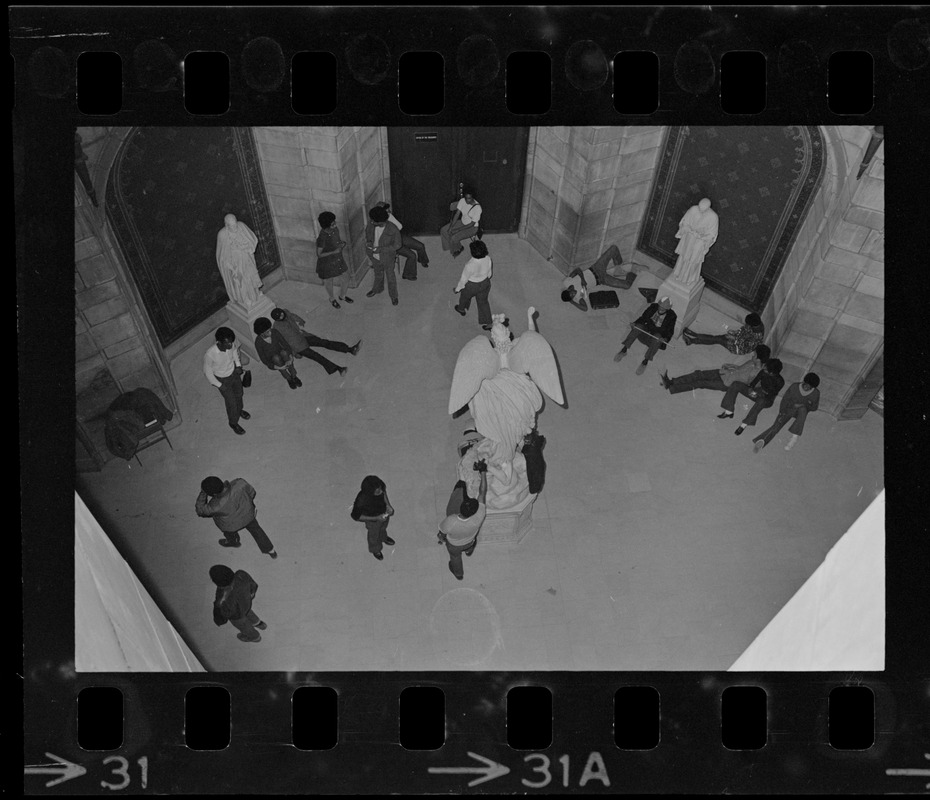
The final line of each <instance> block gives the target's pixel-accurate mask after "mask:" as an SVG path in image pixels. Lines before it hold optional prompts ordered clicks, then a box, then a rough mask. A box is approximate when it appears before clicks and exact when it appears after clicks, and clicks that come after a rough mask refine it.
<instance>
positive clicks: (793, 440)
mask: <svg viewBox="0 0 930 800" xmlns="http://www.w3.org/2000/svg"><path fill="white" fill-rule="evenodd" d="M797 443H798V437H797V436H792V437H791V438H790V439H789V440H788V444H786V445H785V450H790V449H791V448H792V447H794V446H795V445H796V444H797Z"/></svg>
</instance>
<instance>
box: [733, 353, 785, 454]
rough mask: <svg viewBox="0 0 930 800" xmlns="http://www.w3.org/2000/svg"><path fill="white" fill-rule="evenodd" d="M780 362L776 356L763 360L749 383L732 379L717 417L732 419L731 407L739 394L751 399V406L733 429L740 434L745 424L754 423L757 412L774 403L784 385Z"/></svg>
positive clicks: (744, 428)
mask: <svg viewBox="0 0 930 800" xmlns="http://www.w3.org/2000/svg"><path fill="white" fill-rule="evenodd" d="M781 371H782V363H781V361H780V360H779V359H777V358H770V359H769V360H768V361H766V362H765V364H764V365H763V367H762V369H761V371H760V372H759V374H758V375H756V377H755V378H753V379H752V380H751V381H750V382H749V383H743V382H742V381H734V382H733V383H731V384H730V385H729V386H728V387H727V392H726V394H725V395H724V396H723V400H721V401H720V407H721V408H722V409H723V413H721V414H718V415H717V418H718V419H733V409H734V408H735V407H736V396H737V395H739V394H741V395H743V396H744V397H748V398H749V399H750V400H752V401H753V404H752V408H750V409H749V413H748V414H747V415H746V417H745V418H744V419H743V421H742V422H741V423H740V425H739V427H738V428H737V429H736V430H735V431H733V433H735V434H736V435H737V436H740V435H741V434H742V433H743V431H744V430H746V426H747V425H755V424H756V420H757V419H758V418H759V412H760V411H762V410H763V409H766V408H769V407H771V406H773V405H775V398H776V397H778V393H779V392H780V391H781V390H782V388H783V387H784V385H785V379H784V378H783V377H782V376H781Z"/></svg>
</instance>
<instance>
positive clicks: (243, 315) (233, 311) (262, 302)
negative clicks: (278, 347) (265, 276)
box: [226, 292, 275, 358]
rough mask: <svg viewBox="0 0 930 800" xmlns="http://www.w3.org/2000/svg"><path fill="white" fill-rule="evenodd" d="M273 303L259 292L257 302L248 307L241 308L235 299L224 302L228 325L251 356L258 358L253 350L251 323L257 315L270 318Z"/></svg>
mask: <svg viewBox="0 0 930 800" xmlns="http://www.w3.org/2000/svg"><path fill="white" fill-rule="evenodd" d="M274 307H275V306H274V303H273V302H272V301H271V300H269V299H268V298H267V297H265V295H263V294H262V293H261V292H259V293H258V302H257V303H256V304H255V305H254V306H252V307H251V308H249V309H245V308H243V307H242V306H241V305H239V303H238V302H236V301H235V300H230V301H229V302H228V303H227V304H226V313H227V314H229V327H230V328H232V329H233V330H234V331H235V332H236V341H237V342H238V343H239V347H240V348H242V349H244V350H245V351H246V352H247V353H248V354H249V355H250V356H252V358H258V353H256V352H255V331H254V330H252V323H253V322H255V320H257V319H258V318H259V317H268V319H271V310H272V309H273V308H274Z"/></svg>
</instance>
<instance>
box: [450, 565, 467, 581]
mask: <svg viewBox="0 0 930 800" xmlns="http://www.w3.org/2000/svg"><path fill="white" fill-rule="evenodd" d="M449 572H452V562H451V561H450V562H449ZM452 574H453V575H454V576H455V579H456V580H457V581H460V580H464V578H465V576H464V575H463V576H461V577H459V576H458V575H456V574H455V573H454V572H452Z"/></svg>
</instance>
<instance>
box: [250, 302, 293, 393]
mask: <svg viewBox="0 0 930 800" xmlns="http://www.w3.org/2000/svg"><path fill="white" fill-rule="evenodd" d="M252 330H254V331H255V352H256V353H258V357H259V359H260V360H261V362H262V364H264V365H265V366H266V367H268V369H276V370H277V371H278V372H279V373H280V374H281V377H282V378H284V380H286V381H287V385H288V386H290V387H291V388H292V389H296V388H297V387H298V386H303V384H302V383H301V382H300V378H298V377H297V370H296V369H294V353H293V352H292V351H291V348H290V345H288V343H287V342H286V341H285V339H284V337H283V336H282V335H281V332H280V331H278V330H275V329H274V327H273V326H272V324H271V320H270V319H268V317H259V318H258V319H257V320H255V322H253V323H252Z"/></svg>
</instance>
